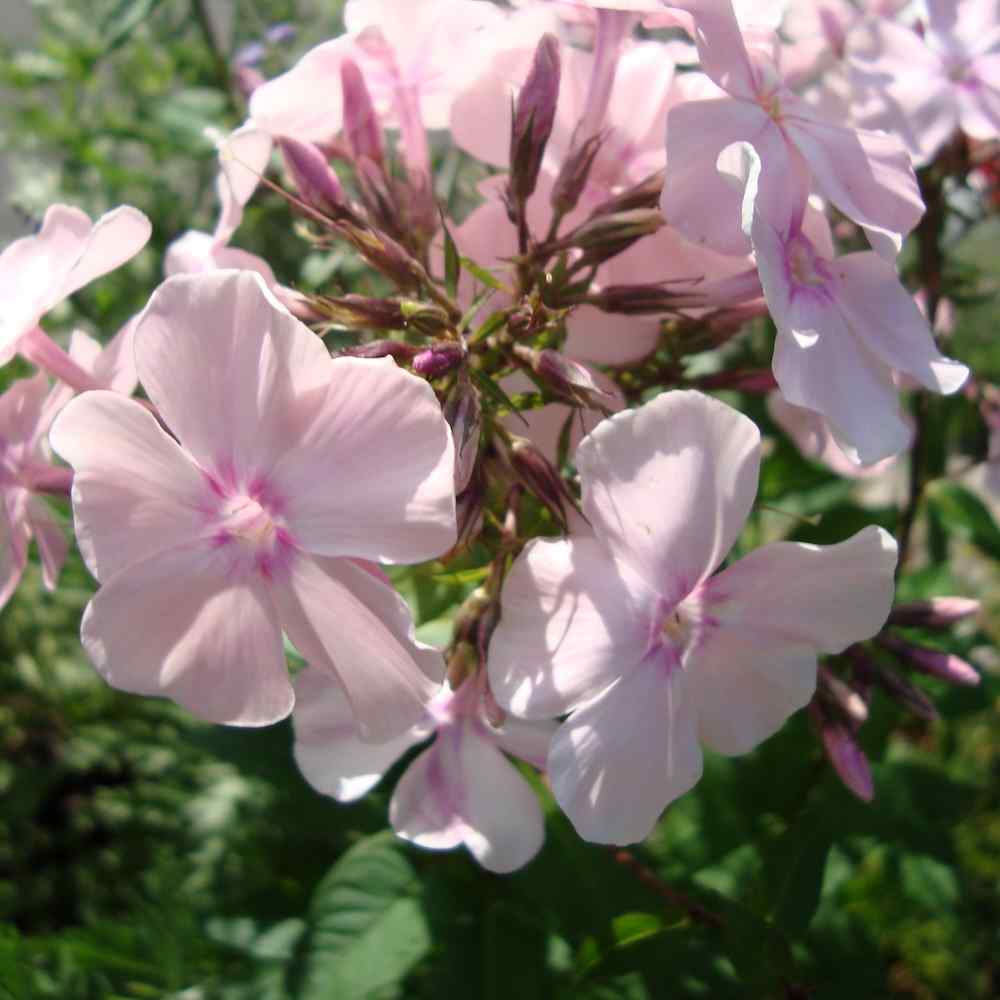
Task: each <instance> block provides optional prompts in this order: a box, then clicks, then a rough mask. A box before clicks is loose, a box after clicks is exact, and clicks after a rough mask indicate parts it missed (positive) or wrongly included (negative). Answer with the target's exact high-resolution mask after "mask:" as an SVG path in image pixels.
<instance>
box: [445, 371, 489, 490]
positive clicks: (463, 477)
mask: <svg viewBox="0 0 1000 1000" xmlns="http://www.w3.org/2000/svg"><path fill="white" fill-rule="evenodd" d="M442 412H443V413H444V419H445V420H446V421H447V422H448V426H449V427H450V428H451V433H452V437H453V438H454V439H455V493H456V494H460V493H461V492H462V491H463V490H464V489H465V488H466V486H468V485H469V479H470V478H471V477H472V470H473V469H474V468H475V465H476V458H477V457H478V455H479V435H480V432H481V431H482V427H483V408H482V404H481V403H480V401H479V393H478V392H477V390H476V388H475V386H473V385H472V383H471V382H470V381H469V379H468V378H467V377H466V378H460V379H459V380H458V381H457V382H456V383H455V385H454V386H453V387H452V389H451V392H449V393H448V398H447V399H446V400H445V401H444V407H443V408H442Z"/></svg>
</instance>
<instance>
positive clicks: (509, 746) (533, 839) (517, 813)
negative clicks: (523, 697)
mask: <svg viewBox="0 0 1000 1000" xmlns="http://www.w3.org/2000/svg"><path fill="white" fill-rule="evenodd" d="M295 690H296V695H297V702H296V707H295V712H294V713H293V716H292V719H293V722H294V726H295V760H296V763H297V764H298V766H299V769H300V770H301V771H302V774H303V775H304V776H305V778H306V780H307V781H308V782H309V783H310V784H311V785H312V786H313V787H314V788H316V789H317V790H318V791H320V792H322V793H324V794H325V795H331V796H333V798H335V799H337V800H338V801H339V802H352V801H354V800H355V799H358V798H360V797H361V796H362V795H364V794H366V793H367V792H368V791H369V790H370V789H371V788H373V787H374V786H375V785H376V784H377V783H378V782H379V781H380V780H381V778H382V776H383V775H384V774H385V772H386V771H387V770H388V769H389V768H390V767H391V766H392V765H393V764H394V763H395V762H396V761H397V760H399V758H400V757H402V756H403V754H405V753H406V751H407V750H409V749H410V748H411V747H414V746H416V745H417V744H418V743H421V742H423V741H424V740H426V739H427V738H428V737H429V736H433V737H434V742H433V743H432V744H431V745H430V746H429V747H427V748H426V749H425V750H423V751H422V752H421V753H420V754H419V755H418V756H417V757H416V758H414V760H413V761H412V762H411V763H410V765H409V767H408V768H407V770H406V772H405V773H404V774H403V776H402V777H401V778H400V780H399V783H398V784H397V786H396V790H395V792H394V793H393V796H392V800H391V802H390V804H389V820H390V822H391V824H392V827H393V829H394V830H395V831H396V833H397V834H398V835H399V836H400V837H402V838H403V839H405V840H409V841H411V842H412V843H414V844H417V845H418V846H420V847H426V848H430V849H431V850H448V849H450V848H453V847H459V846H462V845H464V846H465V847H466V848H467V849H468V850H469V851H470V852H471V854H472V855H473V857H474V858H475V859H476V860H477V861H478V862H479V863H480V864H481V865H482V866H483V867H484V868H486V869H488V870H489V871H493V872H510V871H514V870H515V869H517V868H520V867H522V866H523V865H525V864H527V863H528V862H529V861H530V860H531V859H532V858H533V857H534V856H535V854H537V853H538V851H539V849H540V848H541V846H542V840H543V837H544V827H543V821H542V812H541V809H540V807H539V804H538V800H537V798H536V796H535V794H534V792H533V791H532V790H531V788H530V787H529V785H528V784H527V782H526V781H525V780H524V778H523V777H521V775H520V774H518V772H517V770H516V768H514V767H513V765H512V764H511V763H510V762H509V761H508V760H507V759H506V758H505V757H504V753H503V752H502V751H506V752H507V753H510V754H512V755H514V756H515V757H520V758H521V759H523V760H527V761H528V762H529V763H531V764H533V765H534V766H536V767H541V766H542V765H544V762H545V756H546V754H547V752H548V744H549V740H550V739H551V737H552V733H553V732H554V730H555V726H554V724H550V723H545V722H542V723H528V722H523V721H522V720H520V719H513V718H510V717H507V718H506V719H504V720H503V722H502V723H501V724H500V725H496V724H494V720H491V718H490V713H489V711H488V709H489V701H490V696H489V694H488V692H487V691H485V690H484V685H483V684H482V682H481V681H479V680H477V679H475V678H472V679H470V680H467V681H466V682H465V683H464V684H463V685H462V686H461V687H460V688H459V689H458V690H457V691H453V690H452V689H451V688H450V687H448V686H447V685H445V686H444V687H443V688H442V689H441V690H440V691H439V692H438V694H437V696H436V697H435V698H434V700H433V701H432V702H431V703H430V705H429V706H428V710H427V714H426V716H425V717H424V718H423V719H421V720H420V721H419V722H418V723H417V724H416V725H414V726H413V727H412V728H411V729H410V730H409V731H408V732H406V733H404V734H403V735H402V736H400V737H398V738H397V739H395V740H391V741H389V742H387V743H382V744H372V743H366V742H363V741H362V740H361V739H359V737H358V733H357V728H356V726H355V723H354V721H353V719H352V716H351V710H350V705H349V704H348V702H347V700H346V699H345V698H344V695H343V692H342V690H341V689H340V687H339V686H338V685H337V684H336V683H334V682H332V681H331V680H330V678H329V677H327V676H326V675H325V674H322V673H320V672H319V671H316V670H312V669H310V670H306V671H303V672H302V674H300V675H299V676H298V677H297V678H296V680H295Z"/></svg>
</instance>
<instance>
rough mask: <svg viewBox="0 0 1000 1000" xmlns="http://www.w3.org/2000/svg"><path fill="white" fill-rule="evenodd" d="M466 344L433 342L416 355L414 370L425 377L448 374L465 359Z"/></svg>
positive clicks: (431, 377)
mask: <svg viewBox="0 0 1000 1000" xmlns="http://www.w3.org/2000/svg"><path fill="white" fill-rule="evenodd" d="M465 354H466V351H465V346H464V345H463V344H456V343H454V342H448V343H441V344H432V345H431V346H430V347H426V348H424V349H423V350H422V351H420V353H419V354H416V355H414V358H413V364H412V367H413V370H414V371H415V372H416V373H417V374H418V375H423V376H424V378H430V379H434V378H440V377H441V376H442V375H447V374H448V372H450V371H451V370H452V369H453V368H456V367H457V366H458V365H460V364H461V363H462V362H463V361H464V360H465Z"/></svg>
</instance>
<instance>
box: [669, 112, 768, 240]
mask: <svg viewBox="0 0 1000 1000" xmlns="http://www.w3.org/2000/svg"><path fill="white" fill-rule="evenodd" d="M768 133H775V134H776V135H777V136H778V139H779V140H780V133H779V132H778V129H777V127H776V126H775V124H774V122H773V121H772V119H771V118H770V116H769V115H768V114H767V113H766V112H765V111H764V110H763V109H762V108H760V107H758V106H757V105H756V104H751V103H749V102H746V101H734V100H731V99H729V98H726V97H723V98H719V99H717V100H707V101H687V102H685V103H684V104H679V105H677V106H675V107H673V108H671V109H670V113H669V115H668V116H667V173H666V179H665V181H664V185H663V195H662V197H661V200H660V207H661V209H662V210H663V214H664V216H665V217H666V220H667V222H668V223H669V224H670V225H671V226H673V227H674V228H675V229H677V230H679V231H680V232H681V233H682V234H683V235H684V236H685V237H686V238H687V239H689V240H691V241H692V242H693V243H698V244H704V245H706V246H709V247H711V248H712V249H714V250H717V251H719V252H720V253H727V254H738V255H741V256H742V255H744V254H746V252H747V240H746V237H745V235H744V234H743V232H742V230H741V229H740V201H741V197H742V187H741V186H740V185H739V184H738V183H737V182H736V181H735V179H734V178H732V177H730V176H728V175H727V174H723V173H720V171H719V170H718V169H717V167H716V163H717V161H718V158H719V154H720V153H721V152H722V151H723V150H724V149H725V148H726V147H727V146H731V145H732V144H733V143H737V142H743V141H746V142H749V143H751V144H752V145H753V146H754V147H755V148H757V149H758V150H759V149H763V148H764V147H765V141H766V140H771V142H769V143H768V148H769V149H770V148H772V145H773V137H772V136H768ZM773 148H774V149H775V150H777V147H776V146H775V147H773ZM762 158H763V157H762ZM776 158H777V159H778V160H779V162H776V163H774V164H770V163H769V164H766V165H765V167H767V166H770V167H771V168H772V172H773V171H775V170H776V171H779V172H780V173H784V165H783V164H782V163H781V162H780V157H776Z"/></svg>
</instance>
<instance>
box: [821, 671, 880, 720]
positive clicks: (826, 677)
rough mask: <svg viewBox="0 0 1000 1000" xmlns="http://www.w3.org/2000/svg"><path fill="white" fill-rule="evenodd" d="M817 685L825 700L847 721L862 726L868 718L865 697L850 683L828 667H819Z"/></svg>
mask: <svg viewBox="0 0 1000 1000" xmlns="http://www.w3.org/2000/svg"><path fill="white" fill-rule="evenodd" d="M817 686H818V691H819V694H820V696H821V697H822V698H823V700H824V701H826V702H827V703H828V704H829V705H831V706H832V707H833V708H834V709H835V710H836V711H837V712H839V713H840V715H841V716H843V718H845V719H846V720H847V721H849V722H851V723H853V724H854V725H856V726H860V725H861V723H863V722H864V721H865V720H866V719H867V718H868V706H867V704H865V699H864V698H863V697H862V696H861V695H860V694H859V693H858V692H857V691H855V690H854V688H852V687H851V685H850V684H847V683H845V682H844V681H842V680H841V679H840V678H839V677H838V676H837V675H836V674H834V673H831V672H830V671H829V670H828V669H827V668H826V667H820V668H819V673H818V675H817Z"/></svg>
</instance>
